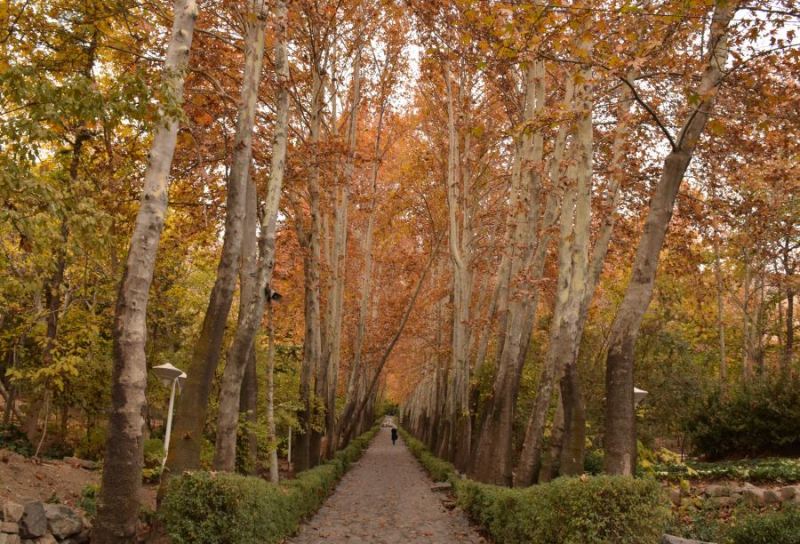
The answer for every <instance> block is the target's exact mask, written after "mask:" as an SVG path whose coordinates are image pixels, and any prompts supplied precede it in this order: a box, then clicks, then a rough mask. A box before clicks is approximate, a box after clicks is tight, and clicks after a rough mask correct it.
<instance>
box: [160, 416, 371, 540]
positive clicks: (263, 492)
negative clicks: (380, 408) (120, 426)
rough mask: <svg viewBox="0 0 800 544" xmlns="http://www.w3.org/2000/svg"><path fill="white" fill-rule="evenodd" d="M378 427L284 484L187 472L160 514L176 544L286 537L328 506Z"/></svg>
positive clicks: (173, 483) (172, 488)
mask: <svg viewBox="0 0 800 544" xmlns="http://www.w3.org/2000/svg"><path fill="white" fill-rule="evenodd" d="M377 431H378V427H377V426H376V427H375V428H373V429H372V430H370V431H368V432H366V433H365V434H364V435H362V436H360V437H358V438H356V439H355V440H353V441H352V442H351V443H350V444H349V445H348V446H347V447H346V448H344V449H343V450H340V451H339V452H337V453H336V455H335V456H334V458H333V459H331V460H330V461H328V462H327V463H323V464H321V465H319V466H317V467H314V468H312V469H310V470H307V471H304V472H301V473H300V474H298V475H297V477H296V478H295V479H293V480H288V481H286V482H282V483H281V484H280V485H275V484H272V483H269V482H267V481H265V480H262V479H260V478H253V477H248V476H239V475H236V474H223V473H209V472H192V473H187V474H184V475H183V476H181V477H179V478H175V479H174V480H172V481H171V482H170V484H169V489H168V490H167V494H166V496H165V497H164V500H163V502H162V505H161V508H160V510H159V515H160V517H161V520H162V522H163V523H164V526H165V528H166V530H167V533H168V534H169V536H170V538H171V539H172V542H174V543H175V544H189V543H192V544H251V543H253V542H263V543H271V542H281V541H283V540H284V539H285V538H286V537H287V536H289V535H291V534H292V533H293V532H294V531H295V530H296V529H297V527H298V526H299V524H300V522H301V521H302V520H303V519H304V518H306V517H308V516H309V515H311V514H312V513H314V512H315V511H316V510H317V509H318V508H319V507H320V506H321V505H322V502H323V501H324V500H325V498H326V497H327V496H328V495H329V494H330V493H331V491H332V490H333V488H334V487H335V485H336V483H337V482H338V481H339V479H340V478H341V477H342V475H344V473H345V472H346V470H347V469H348V467H349V466H350V464H352V463H353V462H354V461H356V460H357V459H358V458H359V457H360V456H361V454H362V453H363V451H364V450H365V449H366V447H367V446H368V445H369V442H370V440H371V439H372V437H373V436H374V435H375V433H376V432H377Z"/></svg>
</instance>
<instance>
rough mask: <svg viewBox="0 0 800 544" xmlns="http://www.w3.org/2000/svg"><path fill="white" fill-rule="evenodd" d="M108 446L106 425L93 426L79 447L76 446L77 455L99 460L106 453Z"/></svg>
mask: <svg viewBox="0 0 800 544" xmlns="http://www.w3.org/2000/svg"><path fill="white" fill-rule="evenodd" d="M105 448H106V429H105V427H104V426H102V425H101V426H97V427H93V428H91V429H89V430H88V432H87V433H86V436H84V437H83V438H82V439H81V441H80V443H79V444H78V447H77V448H75V456H76V457H80V458H81V459H89V460H91V461H99V460H100V459H102V457H103V455H104V454H105Z"/></svg>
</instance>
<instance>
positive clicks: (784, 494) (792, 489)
mask: <svg viewBox="0 0 800 544" xmlns="http://www.w3.org/2000/svg"><path fill="white" fill-rule="evenodd" d="M798 488H800V486H796V485H788V486H786V487H782V488H780V489H779V490H778V495H780V496H781V500H782V501H783V502H787V501H790V500H792V499H794V498H796V497H797V495H800V489H798Z"/></svg>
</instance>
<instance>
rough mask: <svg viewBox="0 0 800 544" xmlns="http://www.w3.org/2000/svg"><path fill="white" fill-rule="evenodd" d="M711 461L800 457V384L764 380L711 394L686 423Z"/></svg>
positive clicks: (799, 381)
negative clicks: (726, 392) (766, 456)
mask: <svg viewBox="0 0 800 544" xmlns="http://www.w3.org/2000/svg"><path fill="white" fill-rule="evenodd" d="M684 428H685V430H686V432H687V434H688V436H689V439H690V440H691V442H692V444H693V446H694V448H695V450H696V452H697V453H699V454H701V455H704V456H706V457H707V458H709V459H712V460H713V459H720V458H725V457H734V456H735V457H755V456H764V455H794V454H797V453H800V378H797V377H795V378H791V379H790V378H785V377H780V376H779V377H774V378H773V377H763V378H761V379H759V380H757V381H754V382H751V383H747V384H744V385H743V386H740V387H739V388H737V389H735V390H733V391H730V393H729V394H728V395H727V396H724V397H723V396H722V395H721V394H720V392H719V391H716V392H714V393H712V394H710V395H709V396H708V397H707V398H706V399H704V401H703V402H701V403H700V405H699V407H698V409H697V410H696V411H695V412H694V413H692V414H691V415H690V416H689V417H688V419H687V420H686V421H685V422H684Z"/></svg>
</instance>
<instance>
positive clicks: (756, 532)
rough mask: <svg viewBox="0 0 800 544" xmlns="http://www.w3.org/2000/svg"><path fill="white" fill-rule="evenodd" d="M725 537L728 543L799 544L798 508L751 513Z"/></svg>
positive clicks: (799, 516) (799, 521)
mask: <svg viewBox="0 0 800 544" xmlns="http://www.w3.org/2000/svg"><path fill="white" fill-rule="evenodd" d="M727 539H728V542H730V544H800V509H797V508H793V509H788V510H784V511H781V512H775V513H770V514H755V515H751V516H749V517H747V518H745V519H744V520H742V522H740V523H739V524H738V525H736V526H735V527H733V528H732V529H731V530H730V531H729V532H728V535H727Z"/></svg>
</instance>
